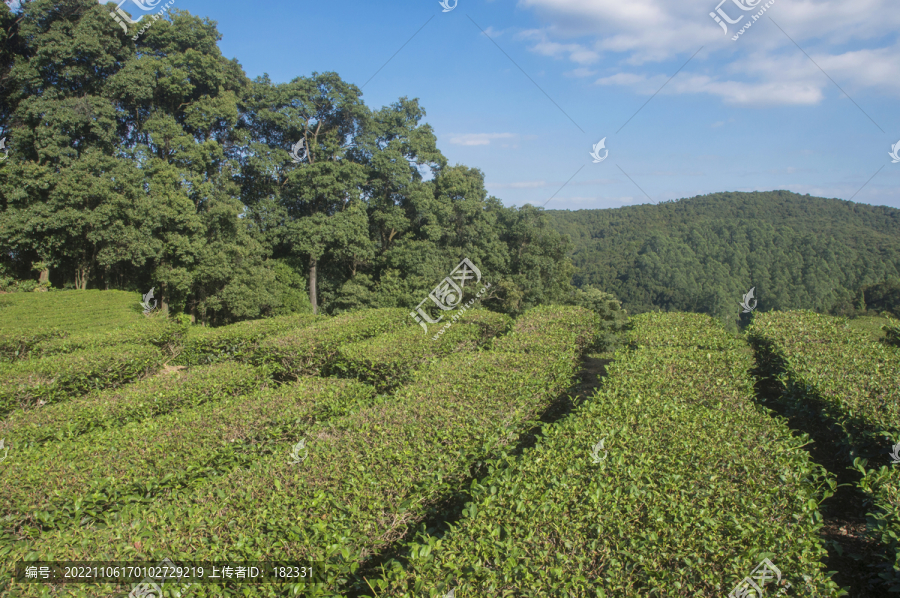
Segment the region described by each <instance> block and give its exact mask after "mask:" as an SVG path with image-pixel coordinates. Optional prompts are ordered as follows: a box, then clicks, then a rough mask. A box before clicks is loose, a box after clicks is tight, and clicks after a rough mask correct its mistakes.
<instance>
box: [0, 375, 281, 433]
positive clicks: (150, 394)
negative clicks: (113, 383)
mask: <svg viewBox="0 0 900 598" xmlns="http://www.w3.org/2000/svg"><path fill="white" fill-rule="evenodd" d="M270 382H271V381H270V380H269V378H268V376H267V375H266V372H265V371H262V370H259V369H257V368H253V367H250V366H248V365H243V364H219V365H215V366H210V367H197V368H192V369H190V370H187V371H174V372H170V373H167V374H160V375H158V376H153V377H150V378H145V379H144V380H141V381H139V382H135V383H134V384H130V385H128V386H125V387H123V388H117V389H110V390H105V391H102V392H98V393H92V394H90V395H88V396H85V397H81V398H76V399H71V400H69V401H66V402H64V403H57V404H53V405H45V406H43V407H41V408H40V409H28V410H25V411H17V412H15V413H13V414H11V415H10V417H8V418H7V419H6V420H5V421H3V422H0V437H2V438H6V439H7V440H12V441H14V442H17V443H20V444H27V443H42V442H46V441H48V440H59V441H61V440H64V439H71V438H74V437H76V436H81V435H83V434H87V433H88V432H93V431H98V430H106V429H110V428H117V427H120V426H123V425H126V424H129V423H132V422H139V421H141V420H143V419H145V418H153V417H158V416H160V415H165V414H167V413H170V412H172V411H176V410H178V409H185V408H189V407H195V406H198V405H202V404H205V403H208V402H215V401H218V400H220V399H223V398H227V397H230V396H240V395H242V394H246V393H248V392H250V391H252V390H255V389H257V388H259V387H262V386H265V385H266V384H267V383H270Z"/></svg>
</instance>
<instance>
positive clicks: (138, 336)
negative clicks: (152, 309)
mask: <svg viewBox="0 0 900 598" xmlns="http://www.w3.org/2000/svg"><path fill="white" fill-rule="evenodd" d="M189 326H190V325H189V324H187V323H183V324H182V323H178V322H176V321H173V320H168V319H166V318H163V317H151V318H142V319H141V320H140V321H138V322H137V323H135V324H132V325H131V326H128V327H125V328H118V329H116V330H110V331H100V332H80V333H76V334H67V335H65V336H63V337H59V338H52V339H48V340H45V341H42V342H39V343H36V344H35V345H34V346H33V347H32V348H31V351H30V352H29V353H28V354H27V355H23V357H31V358H35V359H38V358H41V357H49V356H52V355H65V354H68V353H75V352H79V351H87V350H90V349H97V348H101V347H116V346H120V345H143V346H147V345H150V346H154V347H157V348H159V349H160V350H161V351H162V352H163V353H164V354H165V355H167V356H170V357H172V356H175V355H177V354H178V352H179V351H180V350H181V345H182V344H183V343H184V338H185V336H186V335H187V333H188V329H189Z"/></svg>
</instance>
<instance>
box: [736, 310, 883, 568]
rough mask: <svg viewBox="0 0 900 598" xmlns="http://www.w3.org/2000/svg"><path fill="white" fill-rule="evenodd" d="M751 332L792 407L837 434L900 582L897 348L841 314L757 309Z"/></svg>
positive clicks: (767, 372) (783, 398) (875, 532)
mask: <svg viewBox="0 0 900 598" xmlns="http://www.w3.org/2000/svg"><path fill="white" fill-rule="evenodd" d="M749 333H750V339H751V341H752V342H753V344H754V346H755V347H756V349H757V352H758V355H759V361H760V366H761V369H762V370H763V372H764V373H765V375H768V376H771V377H774V378H775V379H777V380H778V381H779V383H780V384H781V385H782V388H783V392H782V393H781V397H780V400H781V401H782V402H783V403H784V404H785V405H786V406H787V407H788V409H789V411H792V412H798V413H801V414H804V415H805V416H806V417H809V418H811V419H813V420H819V421H820V422H823V423H824V424H825V425H827V426H829V427H832V429H836V430H840V431H841V438H842V440H843V444H844V450H845V454H846V459H847V464H848V465H849V464H851V463H852V464H853V466H854V467H855V468H856V469H857V470H859V471H860V472H861V473H862V474H863V479H862V481H861V482H860V485H859V486H860V488H861V489H862V490H863V491H864V492H867V493H869V495H870V498H871V500H872V502H873V504H874V506H875V509H873V511H872V512H871V513H869V514H868V521H869V525H868V530H869V532H870V533H871V534H872V535H873V536H874V537H875V538H876V539H877V540H878V541H880V542H883V543H885V545H886V546H887V547H888V549H889V550H890V552H891V553H892V554H893V555H894V562H893V576H894V579H893V583H894V584H895V585H896V584H898V583H900V491H898V488H900V469H897V468H896V467H891V466H890V465H889V464H888V453H889V452H890V451H889V447H891V446H892V445H894V444H896V443H900V353H898V351H897V349H896V348H894V347H891V346H889V345H885V344H883V343H880V342H876V341H874V340H872V339H871V338H869V336H868V335H867V334H866V333H865V332H863V331H857V330H853V329H851V328H850V325H849V323H848V322H847V321H846V320H844V319H842V318H834V317H831V316H825V315H821V314H817V313H813V312H808V311H795V312H783V313H782V312H774V313H766V314H761V315H760V316H757V318H756V319H755V320H754V322H753V325H752V326H751V328H750V330H749ZM869 462H874V464H876V465H881V467H880V469H874V468H872V469H867V467H866V466H867V464H868V463H869Z"/></svg>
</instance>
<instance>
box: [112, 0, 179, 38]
mask: <svg viewBox="0 0 900 598" xmlns="http://www.w3.org/2000/svg"><path fill="white" fill-rule="evenodd" d="M131 1H132V2H134V3H135V4H136V5H137V6H138V8H140V9H141V10H143V11H150V10H153V9H154V8H156V7H157V6H158V5H159V3H160V2H162V0H131ZM173 4H175V0H169V1H168V2H166V4H165V5H164V6H163V7H162V8H160V9H159V12H158V13H156V14H155V15H149V16H150V22H149V23H147V24H146V25H144V27H143V28H142V29H141V30H140V31H138V32H137V34H136V35H135V36H134V37H132V38H131V41H135V42H136V41H137V40H138V38H139V37H141V36H142V35H143V34H144V32H145V31H147V30H148V29H150V26H151V25H153V23H155V22H156V21H158V20H159V19H160V18H162V16H163V13H165V12H166V11H167V10H169V8H170V7H171V6H172V5H173ZM119 6H122V4H119ZM118 12H119V13H120V14H123V15H124V13H122V11H121V10H119V11H118ZM110 14H112V13H110ZM142 18H143V17H142ZM116 20H117V21H118V19H116ZM129 21H130V22H131V23H132V24H134V23H137V21H131V20H130V19H129ZM119 24H120V25H122V23H119ZM123 27H124V25H123ZM125 33H126V34H127V33H128V30H127V29H126V30H125Z"/></svg>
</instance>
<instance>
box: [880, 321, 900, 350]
mask: <svg viewBox="0 0 900 598" xmlns="http://www.w3.org/2000/svg"><path fill="white" fill-rule="evenodd" d="M881 329H882V330H884V340H885V341H886V342H887V343H888V344H890V345H894V346H895V347H900V324H893V323H892V324H886V325H884V326H882V327H881Z"/></svg>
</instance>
